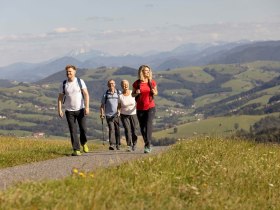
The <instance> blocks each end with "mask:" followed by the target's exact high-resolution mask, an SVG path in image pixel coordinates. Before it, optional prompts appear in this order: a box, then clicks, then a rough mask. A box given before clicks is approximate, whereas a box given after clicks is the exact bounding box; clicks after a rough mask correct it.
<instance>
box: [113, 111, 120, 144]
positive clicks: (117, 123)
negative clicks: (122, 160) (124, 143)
mask: <svg viewBox="0 0 280 210" xmlns="http://www.w3.org/2000/svg"><path fill="white" fill-rule="evenodd" d="M113 122H114V127H115V140H116V146H117V149H118V148H119V146H120V145H121V139H120V138H121V135H120V119H119V117H118V116H116V117H114V119H113Z"/></svg>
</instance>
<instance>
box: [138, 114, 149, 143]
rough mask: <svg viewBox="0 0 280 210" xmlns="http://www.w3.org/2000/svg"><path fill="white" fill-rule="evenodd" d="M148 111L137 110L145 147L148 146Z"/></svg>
mask: <svg viewBox="0 0 280 210" xmlns="http://www.w3.org/2000/svg"><path fill="white" fill-rule="evenodd" d="M147 112H148V111H145V110H137V118H138V121H139V125H140V131H141V134H142V137H143V140H144V143H145V147H146V146H147V145H146V144H147V116H148V115H147Z"/></svg>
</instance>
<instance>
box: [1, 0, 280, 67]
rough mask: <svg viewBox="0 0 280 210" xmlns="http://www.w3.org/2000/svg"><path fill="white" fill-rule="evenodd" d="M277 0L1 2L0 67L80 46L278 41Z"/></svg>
mask: <svg viewBox="0 0 280 210" xmlns="http://www.w3.org/2000/svg"><path fill="white" fill-rule="evenodd" d="M279 8H280V2H279V1H278V0H266V1H265V0H236V1H234V2H232V1H229V0H224V1H222V0H198V1H195V2H193V1H190V0H172V1H171V0H165V1H160V0H143V1H139V2H138V1H137V2H136V1H129V0H120V1H113V0H104V1H102V2H99V1H96V0H80V1H73V0H67V1H66V0H56V1H54V0H49V1H45V2H39V1H36V0H26V1H20V0H14V1H7V0H1V8H0V11H1V12H0V17H1V18H0V22H1V30H0V46H1V47H0V55H1V56H0V66H6V65H9V64H12V63H16V62H29V63H36V62H42V61H46V60H48V59H52V58H55V57H60V56H64V55H66V54H67V53H69V52H70V51H72V50H77V49H80V48H87V49H91V50H99V51H102V52H105V53H109V54H111V55H122V54H143V53H145V52H149V51H169V50H172V49H174V48H176V47H178V46H180V45H182V44H187V43H210V42H217V41H224V42H233V41H239V40H255V41H256V40H280V27H279V26H280V11H279Z"/></svg>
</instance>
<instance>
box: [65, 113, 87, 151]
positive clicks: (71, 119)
mask: <svg viewBox="0 0 280 210" xmlns="http://www.w3.org/2000/svg"><path fill="white" fill-rule="evenodd" d="M65 115H66V119H67V122H68V127H69V131H70V136H71V143H72V147H73V149H74V150H80V143H81V144H82V145H84V144H86V143H87V136H86V133H87V131H86V116H85V113H84V109H81V110H78V111H67V110H66V111H65ZM77 123H78V125H79V129H80V140H79V139H78V132H77Z"/></svg>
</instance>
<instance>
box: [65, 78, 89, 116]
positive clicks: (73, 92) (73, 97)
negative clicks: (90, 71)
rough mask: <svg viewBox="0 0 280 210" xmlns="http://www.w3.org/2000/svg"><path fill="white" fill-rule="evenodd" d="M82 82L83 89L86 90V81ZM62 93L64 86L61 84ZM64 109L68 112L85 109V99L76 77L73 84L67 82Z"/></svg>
mask: <svg viewBox="0 0 280 210" xmlns="http://www.w3.org/2000/svg"><path fill="white" fill-rule="evenodd" d="M80 80H81V84H82V89H86V88H87V87H86V84H85V82H84V80H82V79H80ZM60 93H63V84H61V86H60ZM64 107H65V109H66V110H68V111H78V110H80V109H83V108H85V102H84V98H83V96H82V93H81V88H80V86H79V83H78V79H77V78H76V77H75V79H74V80H73V81H72V82H68V80H66V84H65V102H64Z"/></svg>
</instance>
